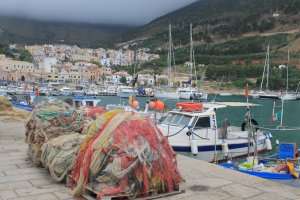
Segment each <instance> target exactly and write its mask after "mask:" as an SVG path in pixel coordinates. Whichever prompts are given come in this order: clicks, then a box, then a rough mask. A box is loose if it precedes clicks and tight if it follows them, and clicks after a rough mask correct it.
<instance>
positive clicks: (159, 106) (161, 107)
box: [155, 100, 165, 110]
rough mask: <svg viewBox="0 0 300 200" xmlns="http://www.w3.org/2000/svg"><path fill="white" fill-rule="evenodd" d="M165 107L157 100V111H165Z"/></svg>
mask: <svg viewBox="0 0 300 200" xmlns="http://www.w3.org/2000/svg"><path fill="white" fill-rule="evenodd" d="M164 107H165V104H164V103H163V102H162V101H160V100H157V101H156V102H155V109H157V110H163V109H164Z"/></svg>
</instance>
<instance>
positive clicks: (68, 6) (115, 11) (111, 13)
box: [0, 0, 196, 25]
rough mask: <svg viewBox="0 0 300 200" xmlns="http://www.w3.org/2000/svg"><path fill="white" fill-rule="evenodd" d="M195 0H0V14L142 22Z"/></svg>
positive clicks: (41, 18) (73, 20)
mask: <svg viewBox="0 0 300 200" xmlns="http://www.w3.org/2000/svg"><path fill="white" fill-rule="evenodd" d="M194 1H196V0H0V14H2V15H9V16H18V17H26V18H31V19H39V20H49V21H69V22H89V23H108V24H130V25H142V24H146V23H148V22H150V21H152V20H154V19H155V18H157V17H160V16H162V15H164V14H167V13H168V12H170V11H173V10H176V9H178V8H181V7H183V6H185V5H188V4H190V3H192V2H194Z"/></svg>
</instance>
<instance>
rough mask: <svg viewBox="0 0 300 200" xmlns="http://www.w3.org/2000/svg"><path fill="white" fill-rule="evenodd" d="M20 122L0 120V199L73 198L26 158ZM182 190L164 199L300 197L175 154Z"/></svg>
mask: <svg viewBox="0 0 300 200" xmlns="http://www.w3.org/2000/svg"><path fill="white" fill-rule="evenodd" d="M26 151H27V145H26V144H25V143H24V126H23V124H22V123H3V122H2V123H1V122H0V158H1V161H0V199H1V200H2V199H25V200H26V199H39V200H43V199H47V200H52V199H55V200H59V199H73V198H72V197H71V196H70V195H69V194H68V188H66V187H65V186H64V185H63V184H56V183H54V182H52V181H51V178H50V175H49V173H48V172H47V171H46V170H45V169H41V168H36V167H34V166H32V165H31V163H30V161H27V160H26V159H27V155H26ZM178 164H179V167H180V170H181V172H182V175H183V176H184V177H185V178H186V182H187V183H186V192H185V193H183V194H179V195H176V196H170V197H167V198H164V199H168V200H177V199H178V200H179V199H180V200H185V199H189V200H190V199H191V200H192V199H195V200H196V199H197V200H198V199H205V200H210V199H211V200H218V199H224V200H229V199H230V200H238V199H249V200H271V199H272V200H279V199H300V190H299V189H296V188H292V187H289V186H286V185H281V184H278V183H275V182H270V181H267V180H265V179H260V178H256V177H252V176H249V175H246V174H241V173H238V172H234V171H230V170H226V169H223V168H220V167H218V166H215V165H213V164H209V163H206V162H203V161H200V160H194V159H191V158H187V157H184V156H180V155H178Z"/></svg>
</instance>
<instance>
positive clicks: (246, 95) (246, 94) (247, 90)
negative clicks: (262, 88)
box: [245, 83, 249, 99]
mask: <svg viewBox="0 0 300 200" xmlns="http://www.w3.org/2000/svg"><path fill="white" fill-rule="evenodd" d="M245 97H246V98H247V99H248V98H249V89H248V83H247V85H246V89H245Z"/></svg>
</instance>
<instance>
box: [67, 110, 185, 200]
mask: <svg viewBox="0 0 300 200" xmlns="http://www.w3.org/2000/svg"><path fill="white" fill-rule="evenodd" d="M86 130H87V132H86V137H85V139H84V141H83V143H82V144H81V147H80V150H79V152H78V155H77V158H76V163H75V166H74V169H73V171H72V173H71V188H72V193H73V195H74V196H79V195H81V194H82V192H83V189H84V187H85V186H89V187H90V188H92V189H93V190H94V191H97V192H98V195H97V197H98V198H101V197H103V196H106V195H109V196H111V195H119V194H122V195H125V196H127V197H134V196H136V195H138V196H139V195H147V194H148V192H149V191H153V190H156V191H157V192H158V193H165V192H171V191H174V190H177V189H178V188H179V183H180V182H182V181H183V179H182V177H181V175H180V173H179V171H178V167H177V163H176V153H175V152H174V151H173V149H172V147H171V146H170V144H169V143H168V141H167V139H166V138H165V137H164V136H163V134H162V133H161V131H160V130H159V129H158V128H157V127H156V126H155V125H154V124H153V123H152V122H151V121H150V120H149V118H145V117H143V116H142V115H140V114H138V113H134V112H124V111H120V110H114V111H110V112H106V113H104V114H103V115H100V116H98V117H97V118H96V120H95V121H94V122H93V123H91V124H90V125H89V127H88V129H86Z"/></svg>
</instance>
